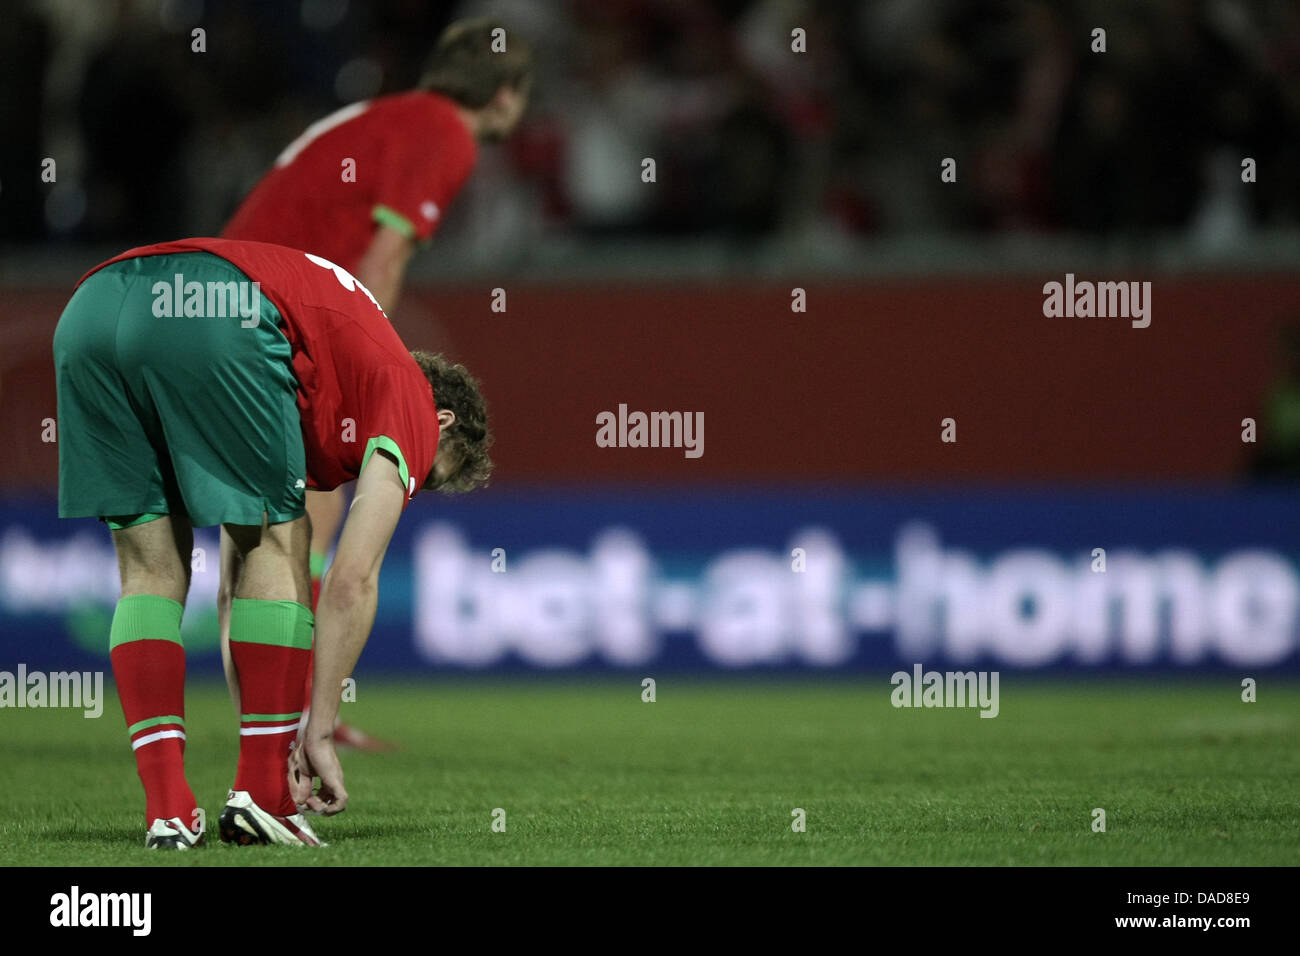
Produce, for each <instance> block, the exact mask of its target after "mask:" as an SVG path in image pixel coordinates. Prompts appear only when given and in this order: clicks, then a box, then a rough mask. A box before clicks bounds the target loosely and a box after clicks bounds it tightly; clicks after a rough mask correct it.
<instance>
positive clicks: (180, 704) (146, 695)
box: [109, 594, 195, 827]
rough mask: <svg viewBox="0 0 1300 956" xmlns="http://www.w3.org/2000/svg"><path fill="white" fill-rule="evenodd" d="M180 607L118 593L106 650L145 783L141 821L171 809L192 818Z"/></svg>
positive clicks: (188, 819) (151, 597)
mask: <svg viewBox="0 0 1300 956" xmlns="http://www.w3.org/2000/svg"><path fill="white" fill-rule="evenodd" d="M181 612H182V608H181V605H180V604H178V603H176V602H175V601H172V600H170V599H168V598H164V597H158V596H156V595H152V594H134V595H128V596H127V597H124V598H122V599H121V600H120V601H118V602H117V609H116V610H115V611H114V613H113V625H112V633H111V636H110V638H109V657H110V659H111V660H112V662H113V682H114V683H115V684H116V685H117V694H118V697H119V698H120V699H121V702H122V714H123V716H124V717H125V718H126V729H127V733H128V734H130V736H131V749H132V750H133V751H134V752H135V764H136V770H137V772H138V773H139V774H140V782H141V783H142V784H144V797H145V811H144V817H145V826H146V827H148V826H150V825H151V824H152V823H153V821H154V820H159V819H161V820H169V819H171V818H172V817H179V818H180V819H181V822H182V823H183V824H185V825H186V826H193V825H194V823H195V816H194V810H195V802H194V792H193V791H192V790H191V789H190V785H189V783H188V782H187V781H186V779H185V648H184V647H183V646H182V645H181Z"/></svg>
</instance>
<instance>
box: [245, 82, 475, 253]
mask: <svg viewBox="0 0 1300 956" xmlns="http://www.w3.org/2000/svg"><path fill="white" fill-rule="evenodd" d="M477 158H478V144H477V143H476V142H475V141H474V138H473V136H471V135H470V132H469V130H468V129H466V127H465V124H464V123H463V122H462V121H461V119H460V116H459V115H458V114H457V112H456V104H455V103H454V102H453V101H452V100H450V99H448V98H447V97H445V96H441V95H440V94H437V93H430V92H426V91H423V90H415V91H413V92H409V93H398V94H395V95H392V96H381V97H379V98H378V99H374V100H367V101H365V102H361V103H353V104H352V105H351V106H345V107H343V108H342V109H340V110H338V111H336V112H334V113H331V114H330V115H329V116H327V117H325V118H324V119H322V120H319V121H317V122H316V123H313V124H312V125H311V126H309V127H307V129H306V131H305V132H304V133H303V134H302V135H301V136H299V137H298V138H297V139H296V140H294V141H293V142H292V143H290V144H289V146H288V147H287V148H286V149H285V150H284V152H283V153H281V154H280V156H279V158H278V159H277V160H276V161H275V166H274V168H273V169H272V170H271V171H270V172H268V173H267V174H266V175H265V176H263V177H262V179H261V180H260V181H259V182H258V183H257V185H256V186H254V187H253V191H252V192H251V193H249V194H248V196H247V197H246V198H245V199H244V201H243V202H242V203H241V204H240V206H239V208H238V209H237V210H235V215H234V216H233V217H232V218H231V220H230V222H229V223H227V224H226V228H225V229H224V230H223V231H222V233H221V235H222V237H223V238H225V239H251V240H253V241H254V242H274V243H276V244H277V245H281V246H289V247H291V248H293V249H303V250H305V251H307V252H314V253H317V254H318V255H321V256H324V257H325V258H327V259H329V260H330V261H331V262H337V263H338V264H340V265H341V266H343V267H344V268H345V269H351V270H355V269H356V268H357V264H358V263H359V262H360V260H361V256H362V255H363V254H364V253H365V251H366V249H367V248H368V247H369V246H370V241H371V236H372V235H373V234H374V230H375V223H383V224H384V225H388V226H392V227H393V228H395V229H397V230H398V231H400V232H402V233H404V234H405V235H406V236H407V237H408V238H410V239H413V240H415V241H417V242H421V241H423V240H425V239H428V238H429V237H430V236H431V235H433V231H434V230H435V229H436V228H437V227H438V224H439V223H440V222H441V220H442V216H443V213H444V212H445V211H446V209H447V208H448V207H449V206H450V205H451V201H452V199H453V198H455V196H456V193H458V192H459V191H460V189H461V187H462V186H464V185H465V181H466V180H467V179H468V178H469V174H470V172H471V171H473V169H474V163H475V161H476V160H477ZM350 179H352V180H354V181H349V180H350Z"/></svg>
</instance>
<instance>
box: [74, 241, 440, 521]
mask: <svg viewBox="0 0 1300 956" xmlns="http://www.w3.org/2000/svg"><path fill="white" fill-rule="evenodd" d="M180 252H210V253H212V254H214V255H217V256H220V257H221V258H223V259H225V260H226V261H227V262H230V263H231V264H232V265H234V266H235V267H236V268H238V269H239V270H240V271H241V272H243V273H244V275H246V276H248V277H249V279H251V280H253V281H254V282H257V283H258V284H259V288H260V291H261V294H262V295H263V296H265V297H266V298H267V299H268V300H270V302H271V303H272V304H273V305H274V306H275V307H276V309H277V310H278V311H279V313H280V318H281V323H282V325H281V328H282V329H283V330H284V334H285V337H286V338H287V339H288V340H289V344H290V346H291V347H292V349H293V369H294V373H295V374H296V375H297V377H298V413H299V417H300V418H301V419H302V437H303V445H304V446H305V449H306V453H307V486H308V487H309V488H315V489H318V490H325V491H328V490H329V489H331V488H336V487H338V486H339V485H341V484H343V483H344V482H346V481H351V480H352V479H354V478H356V477H357V475H358V474H360V472H361V468H362V466H363V465H364V464H365V462H366V460H367V459H369V457H370V455H371V453H372V452H373V451H374V450H375V449H376V448H383V449H385V450H386V451H388V452H390V453H392V454H393V455H395V456H396V457H397V459H398V467H399V469H400V471H401V474H402V481H403V482H405V484H406V500H407V503H409V502H410V500H411V499H412V498H413V497H415V494H416V493H417V492H418V491H419V490H420V487H421V486H422V485H423V484H424V482H425V481H426V480H427V479H428V477H429V474H430V473H431V472H432V471H433V460H434V456H435V455H436V454H437V452H438V437H439V428H438V410H437V407H436V405H435V404H434V398H433V389H432V388H431V386H430V385H429V380H428V379H427V378H425V376H424V372H422V371H421V370H420V366H419V365H417V364H416V361H415V359H414V358H412V357H411V353H410V352H409V351H407V349H406V346H405V345H403V344H402V340H401V339H400V338H399V337H398V335H397V332H396V331H394V329H393V326H392V323H391V322H389V321H388V317H387V316H386V315H384V312H383V310H382V309H380V308H379V305H378V304H377V303H376V302H375V300H374V297H373V296H372V295H371V294H370V292H369V290H367V289H366V287H365V286H363V285H362V284H361V283H360V282H358V281H357V280H356V279H355V278H353V277H352V275H351V273H349V272H347V271H346V270H345V269H343V268H342V267H340V266H337V265H335V264H334V263H332V262H330V261H329V260H327V259H324V258H322V257H320V256H317V255H314V254H312V253H305V252H300V251H298V250H296V249H287V248H285V247H283V246H274V245H269V244H267V243H263V242H238V241H235V240H230V239H179V240H177V241H175V242H161V243H158V244H156V245H152V246H141V247H139V248H137V249H130V250H128V251H126V252H124V253H122V254H121V255H119V256H114V257H113V258H112V259H109V260H108V261H107V262H101V263H100V264H99V265H97V266H95V268H94V269H91V270H90V272H87V273H86V275H85V276H82V277H81V280H80V281H79V282H78V284H80V282H83V281H85V279H86V276H89V275H91V274H93V273H94V272H96V271H98V270H99V269H102V268H103V267H104V266H106V265H108V264H109V263H111V262H117V261H119V260H121V259H135V258H140V257H142V256H152V255H164V254H169V253H180Z"/></svg>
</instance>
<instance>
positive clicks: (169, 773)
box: [54, 266, 202, 848]
mask: <svg viewBox="0 0 1300 956" xmlns="http://www.w3.org/2000/svg"><path fill="white" fill-rule="evenodd" d="M148 296H149V289H148V286H147V285H145V286H143V287H142V286H141V283H140V282H139V280H138V277H136V276H133V275H132V274H130V272H129V270H127V269H126V268H119V267H118V266H109V267H107V268H105V269H103V270H101V271H100V272H98V273H96V274H95V275H93V276H91V277H90V278H89V279H87V280H86V281H85V282H84V283H82V285H81V287H80V288H79V289H78V290H77V292H76V294H74V295H73V297H72V300H71V301H70V302H69V303H68V306H67V308H66V309H64V312H63V315H62V316H61V317H60V319H59V324H58V328H57V329H56V331H55V335H54V365H55V384H56V389H57V394H58V415H59V425H60V429H59V430H60V436H59V437H60V441H59V514H60V515H61V516H63V517H72V518H75V517H88V516H117V517H116V519H110V518H106V519H105V520H108V522H109V525H110V527H112V528H113V529H114V531H113V541H114V545H115V547H116V550H117V555H118V562H119V567H120V569H121V576H122V597H121V600H119V601H118V603H117V607H116V609H115V611H114V614H113V621H112V627H111V631H110V634H109V648H110V658H111V661H112V667H113V677H114V681H115V682H116V685H117V691H118V696H119V698H120V700H121V704H122V711H123V716H124V717H125V719H126V725H127V730H128V733H129V735H130V738H131V746H132V750H133V752H134V755H135V761H136V769H137V771H138V773H139V776H140V780H141V782H142V783H143V785H144V790H145V826H146V828H147V835H146V845H147V846H150V847H165V848H186V847H189V846H193V845H195V844H196V843H198V842H200V841H201V840H202V832H201V831H199V832H195V831H194V830H193V829H191V827H192V826H193V825H194V824H195V823H197V822H198V821H197V820H196V819H195V812H194V811H195V800H194V794H193V792H192V791H191V790H190V787H189V784H188V783H187V781H186V779H185V769H184V753H185V652H184V649H183V647H182V645H181V632H180V623H181V612H182V608H183V605H184V602H185V595H186V592H187V590H188V586H189V575H190V553H191V548H192V541H193V537H192V530H191V527H190V524H189V522H188V520H187V519H186V518H185V516H184V512H183V509H182V508H177V507H176V504H177V501H176V495H175V494H174V491H175V488H174V484H171V485H169V482H168V480H167V479H168V477H169V474H170V473H169V469H168V468H166V467H165V464H166V463H165V460H164V456H160V455H159V452H158V445H157V443H156V439H157V437H158V436H157V433H156V431H155V430H154V428H153V426H154V425H155V424H156V422H154V421H153V420H152V418H151V410H150V409H149V408H148V407H147V403H145V404H141V403H140V402H139V401H137V399H136V397H135V396H134V395H132V394H131V390H130V385H129V382H128V381H127V378H126V376H124V375H123V373H122V369H121V367H120V363H119V356H118V352H117V342H118V336H119V326H120V321H121V318H122V316H123V315H124V314H133V313H142V314H145V315H147V314H148V311H149V298H148ZM169 489H170V490H169ZM169 512H171V513H175V515H176V517H175V518H172V517H169V516H168V513H169Z"/></svg>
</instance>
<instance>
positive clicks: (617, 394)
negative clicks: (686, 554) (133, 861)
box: [0, 275, 1300, 490]
mask: <svg viewBox="0 0 1300 956" xmlns="http://www.w3.org/2000/svg"><path fill="white" fill-rule="evenodd" d="M1062 278H1063V277H1062V276H1060V275H1056V276H1052V275H1047V276H1038V275H1034V276H1023V277H1000V278H996V279H955V280H953V279H907V280H889V281H880V282H869V283H868V282H859V283H844V282H838V283H834V284H827V283H823V284H818V283H816V282H806V283H803V286H804V288H805V289H806V292H807V312H804V313H796V312H792V311H791V307H790V304H791V289H790V285H788V284H777V283H771V282H768V283H762V284H759V283H746V284H740V283H737V282H734V281H731V282H726V283H710V282H698V283H674V284H672V285H667V284H653V283H639V284H628V283H619V284H613V283H608V284H599V283H597V284H584V285H561V284H536V283H533V284H529V283H523V282H512V283H510V284H509V287H508V289H507V296H508V298H507V309H506V311H505V312H493V311H492V310H491V303H492V290H491V288H490V286H489V284H484V285H483V286H482V287H473V288H471V287H466V286H458V287H429V288H422V289H411V290H409V291H408V292H407V293H406V295H405V297H404V299H403V301H402V303H401V305H400V308H399V310H398V313H397V317H396V322H397V325H398V328H399V330H400V331H401V332H402V334H403V336H404V337H405V338H406V340H407V341H408V342H410V343H411V344H412V345H413V346H433V347H435V348H444V349H446V350H447V351H448V352H450V353H451V354H452V355H454V356H455V357H456V358H457V359H458V360H460V361H463V362H464V363H465V364H466V365H467V366H469V367H470V368H471V369H472V370H473V372H474V373H475V374H476V375H477V376H478V377H479V378H480V380H481V382H482V383H483V387H484V391H485V394H486V395H487V396H488V400H489V404H490V410H491V413H492V419H493V422H494V427H495V431H496V434H497V445H496V451H495V457H496V460H497V463H498V469H499V470H498V481H500V482H511V483H515V482H529V483H533V482H585V481H602V482H603V481H621V482H628V481H630V482H644V481H653V482H670V483H690V482H703V483H724V482H737V481H744V482H766V481H773V482H776V481H780V482H790V481H795V482H798V481H801V480H805V479H806V480H817V481H835V482H855V481H890V480H912V479H922V480H935V481H946V480H962V481H966V480H983V479H987V480H1018V479H1030V480H1034V479H1144V478H1151V479H1179V478H1187V479H1226V478H1230V477H1232V476H1234V475H1236V474H1238V473H1239V472H1240V471H1241V470H1242V468H1243V466H1244V463H1245V460H1246V458H1247V457H1248V454H1249V447H1250V446H1247V445H1244V444H1243V443H1242V441H1241V420H1242V419H1243V418H1244V417H1247V416H1257V415H1258V414H1259V412H1260V404H1261V398H1262V395H1263V392H1264V389H1265V388H1266V387H1267V384H1268V382H1269V380H1270V377H1271V375H1272V374H1273V371H1274V368H1275V365H1276V364H1277V363H1276V361H1275V356H1274V350H1275V348H1276V344H1277V332H1278V330H1279V328H1281V327H1282V326H1283V325H1284V324H1288V323H1291V322H1296V321H1300V278H1293V277H1287V276H1268V277H1251V276H1241V275H1233V276H1227V277H1196V278H1182V277H1172V276H1166V277H1160V276H1156V277H1154V278H1152V280H1151V281H1152V294H1151V295H1152V306H1151V308H1152V311H1151V324H1150V327H1148V328H1133V327H1132V326H1131V324H1130V322H1129V321H1128V320H1127V319H1123V318H1046V317H1044V315H1043V292H1042V287H1043V284H1044V282H1047V281H1052V280H1056V281H1060V280H1061V279H1062ZM1107 278H1114V279H1123V278H1134V277H1133V276H1118V275H1117V276H1112V277H1107ZM69 293H70V290H64V291H59V290H46V289H43V290H39V291H32V290H28V291H14V290H9V291H6V293H5V297H4V301H3V304H0V341H2V342H4V343H5V347H4V353H3V359H0V436H3V440H4V449H5V466H4V469H3V475H4V477H3V483H4V486H5V487H7V488H8V489H10V490H15V489H20V488H24V487H40V488H49V487H50V486H51V485H52V484H53V482H54V481H55V478H56V473H57V468H56V461H57V456H56V452H55V447H54V445H52V444H48V443H46V442H43V441H42V430H43V429H42V421H43V420H44V419H46V418H49V417H53V416H54V410H55V396H54V382H53V371H52V368H51V367H50V362H49V342H50V336H51V335H52V333H53V328H54V323H55V321H56V320H57V317H58V314H59V311H60V309H61V306H62V304H63V302H64V300H65V299H66V296H67V295H68V294H69ZM620 403H625V404H626V405H627V407H628V409H631V410H642V411H646V412H649V411H657V410H663V411H681V412H691V413H694V412H703V413H704V423H705V428H704V446H703V447H704V454H703V455H702V456H700V457H698V458H689V457H687V456H686V455H685V454H684V452H683V450H682V449H681V448H639V449H631V448H628V449H611V448H603V447H599V446H598V445H597V442H596V433H597V422H596V416H597V415H598V414H599V413H600V412H602V411H610V412H615V413H617V411H618V406H619V404H620ZM947 417H951V418H953V419H955V420H956V423H957V429H956V434H957V441H956V442H955V443H951V444H946V443H943V442H941V441H940V422H941V420H942V419H944V418H947Z"/></svg>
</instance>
